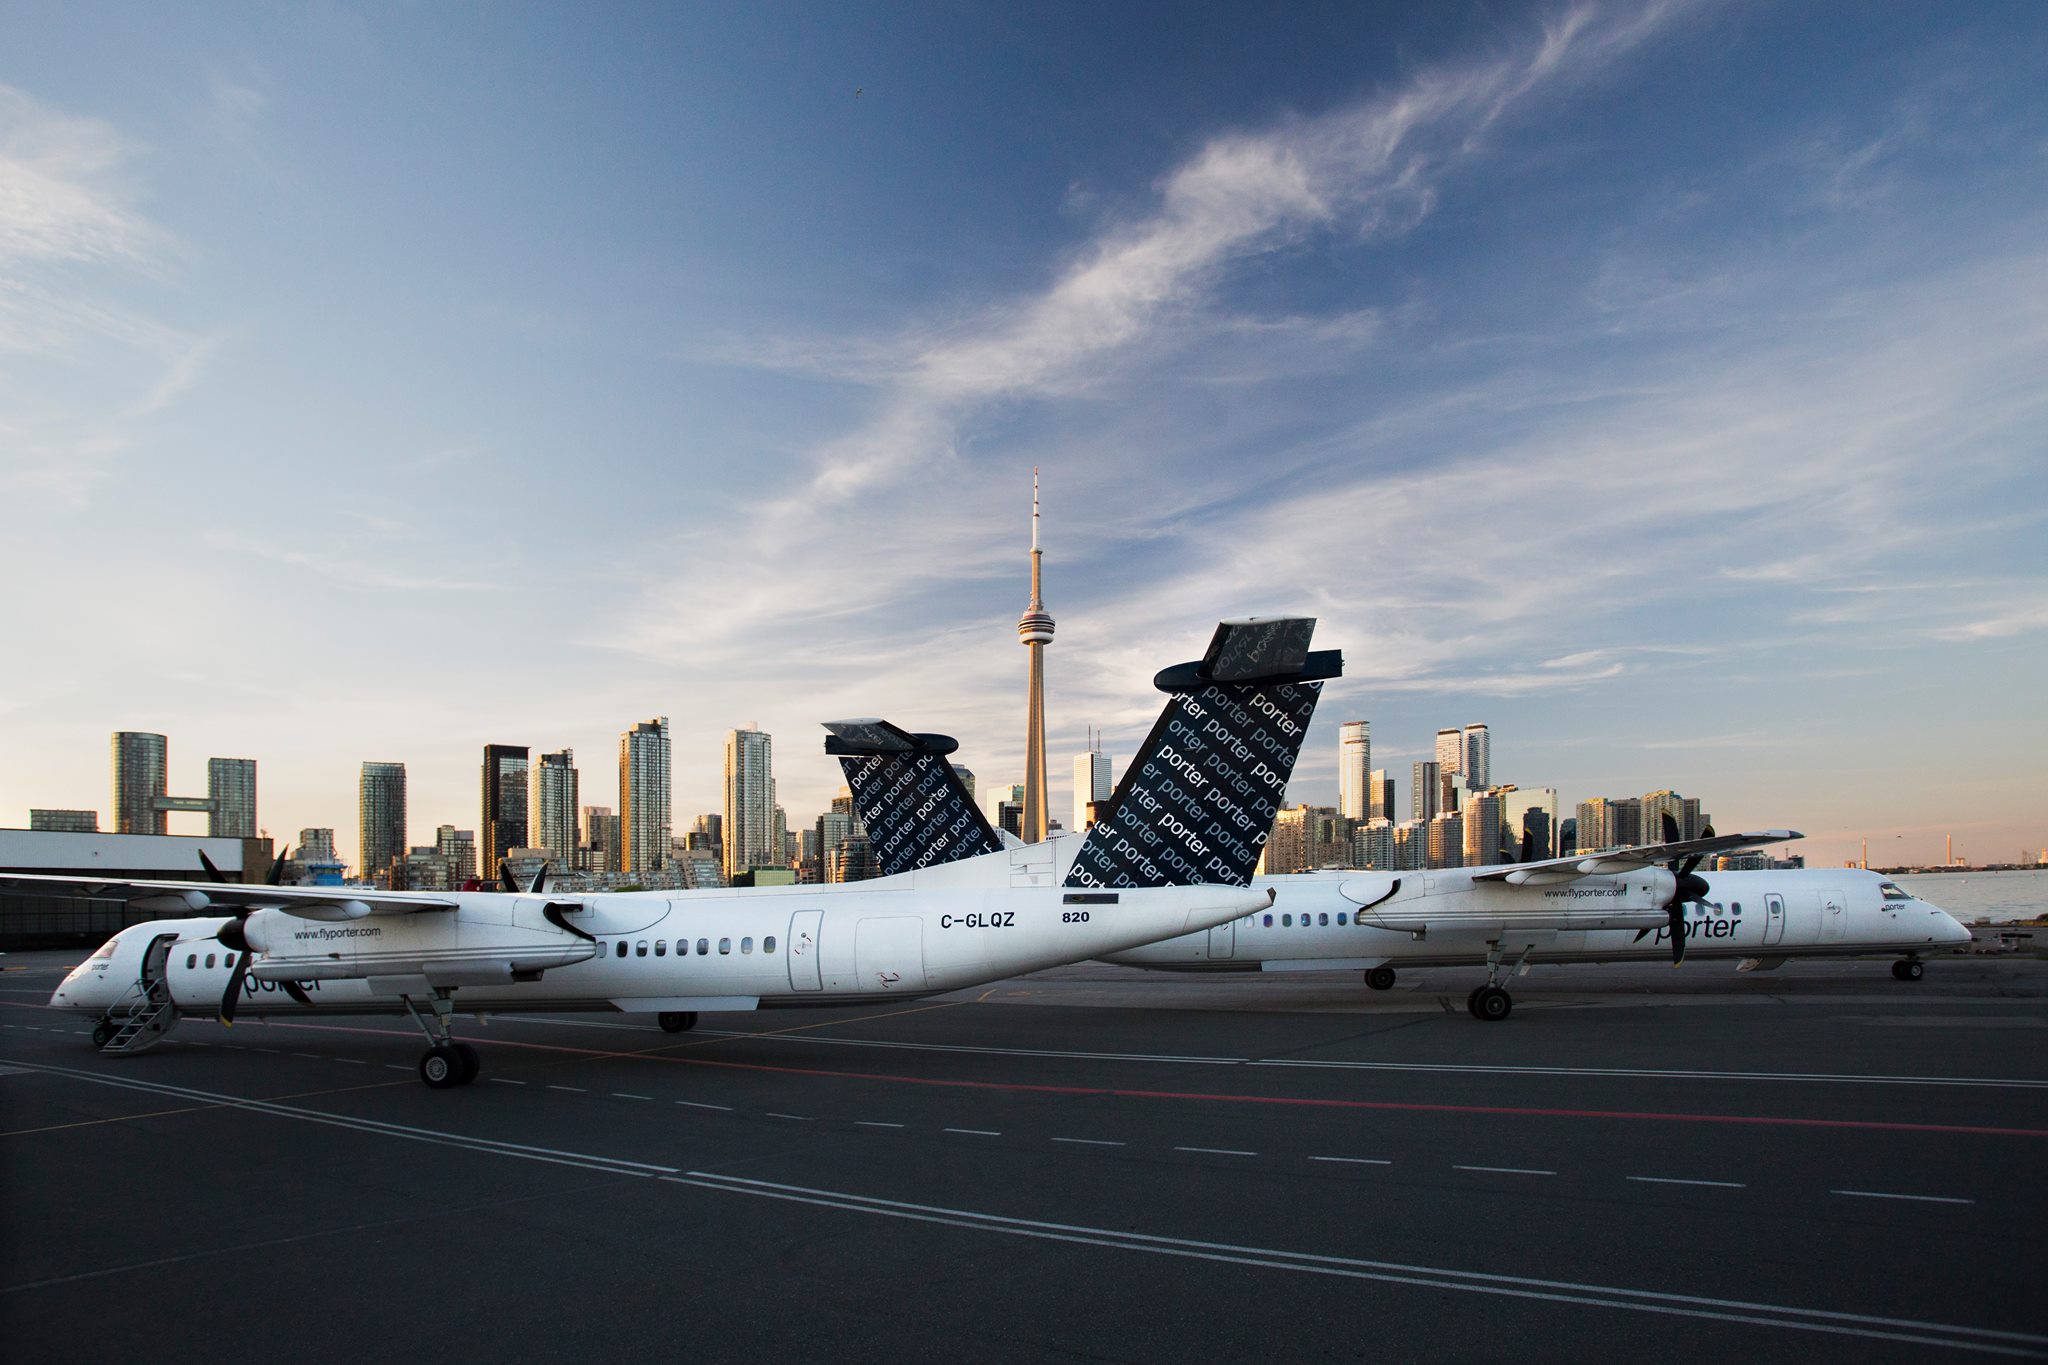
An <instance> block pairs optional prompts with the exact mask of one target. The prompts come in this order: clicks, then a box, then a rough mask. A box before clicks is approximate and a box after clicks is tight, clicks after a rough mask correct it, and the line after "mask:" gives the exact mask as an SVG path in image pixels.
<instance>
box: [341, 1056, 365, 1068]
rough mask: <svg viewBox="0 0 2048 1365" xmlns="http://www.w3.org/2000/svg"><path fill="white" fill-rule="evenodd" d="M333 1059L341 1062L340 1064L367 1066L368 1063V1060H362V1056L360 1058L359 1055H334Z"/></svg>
mask: <svg viewBox="0 0 2048 1365" xmlns="http://www.w3.org/2000/svg"><path fill="white" fill-rule="evenodd" d="M334 1060H335V1061H337V1062H340V1063H341V1064H342V1065H343V1066H368V1065H369V1063H368V1062H366V1061H364V1060H363V1059H362V1058H360V1057H336V1058H335V1059H334Z"/></svg>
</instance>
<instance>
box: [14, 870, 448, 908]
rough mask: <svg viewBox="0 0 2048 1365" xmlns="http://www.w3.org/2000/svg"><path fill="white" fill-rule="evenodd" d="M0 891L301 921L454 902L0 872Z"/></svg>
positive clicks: (316, 889)
mask: <svg viewBox="0 0 2048 1365" xmlns="http://www.w3.org/2000/svg"><path fill="white" fill-rule="evenodd" d="M0 888H4V889H6V890H9V891H19V892H22V893H24V894H26V895H45V896H80V897H87V898H90V899H93V900H117V901H127V902H129V903H130V904H133V905H135V906H136V908H137V909H150V910H169V911H174V912H177V913H181V914H188V915H203V914H206V913H207V912H208V911H209V910H211V911H212V913H214V914H219V915H237V914H240V913H242V912H243V911H245V910H282V911H284V912H285V913H287V914H292V915H298V916H300V917H301V918H303V919H320V920H333V919H360V918H362V917H363V916H365V915H411V914H417V913H419V912H421V911H425V910H453V909H455V908H456V905H455V902H454V901H452V900H448V899H446V898H445V897H442V896H436V895H433V894H431V893H428V892H409V891H379V890H377V889H376V888H374V887H368V886H254V885H247V884H244V883H241V882H191V881H127V880H123V879H120V878H106V877H87V876H49V875H43V874H37V873H26V872H7V873H0Z"/></svg>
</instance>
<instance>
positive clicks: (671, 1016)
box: [654, 1010, 697, 1033]
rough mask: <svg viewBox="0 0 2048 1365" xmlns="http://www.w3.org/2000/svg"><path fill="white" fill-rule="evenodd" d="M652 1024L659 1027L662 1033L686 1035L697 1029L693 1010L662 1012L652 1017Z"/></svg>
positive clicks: (695, 1014)
mask: <svg viewBox="0 0 2048 1365" xmlns="http://www.w3.org/2000/svg"><path fill="white" fill-rule="evenodd" d="M654 1022H655V1023H657V1024H659V1025H661V1031H662V1032H663V1033H688V1032H689V1031H690V1030H691V1029H693V1028H695V1027H697V1013H696V1011H695V1010H664V1011H663V1012H662V1013H660V1014H657V1015H655V1016H654Z"/></svg>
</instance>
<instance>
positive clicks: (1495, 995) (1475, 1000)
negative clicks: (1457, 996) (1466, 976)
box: [1466, 986, 1515, 1024]
mask: <svg viewBox="0 0 2048 1365" xmlns="http://www.w3.org/2000/svg"><path fill="white" fill-rule="evenodd" d="M1514 1007H1515V1001H1514V997H1513V996H1511V995H1509V994H1508V993H1507V992H1506V991H1504V990H1502V989H1501V988H1500V987H1498V986H1481V987H1480V988H1479V989H1478V990H1476V991H1474V992H1472V999H1471V1000H1470V1001H1469V1002H1468V1003H1467V1004H1466V1008H1467V1009H1469V1010H1471V1011H1472V1017H1473V1018H1474V1019H1483V1020H1485V1021H1486V1022H1487V1023H1489V1024H1495V1023H1499V1022H1500V1021H1501V1020H1503V1019H1505V1018H1507V1017H1508V1011H1509V1010H1512V1009H1513V1008H1514Z"/></svg>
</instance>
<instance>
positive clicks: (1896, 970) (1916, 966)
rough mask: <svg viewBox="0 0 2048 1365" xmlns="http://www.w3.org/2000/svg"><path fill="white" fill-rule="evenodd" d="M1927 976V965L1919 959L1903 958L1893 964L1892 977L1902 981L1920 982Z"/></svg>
mask: <svg viewBox="0 0 2048 1365" xmlns="http://www.w3.org/2000/svg"><path fill="white" fill-rule="evenodd" d="M1926 974H1927V964H1926V963H1924V962H1922V961H1921V960H1920V959H1919V958H1917V957H1902V958H1900V959H1899V960H1898V961H1897V962H1894V963H1893V964H1892V975H1893V976H1895V977H1897V978H1898V979H1899V980H1901V981H1918V980H1919V979H1920V978H1921V977H1923V976H1925V975H1926Z"/></svg>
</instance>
